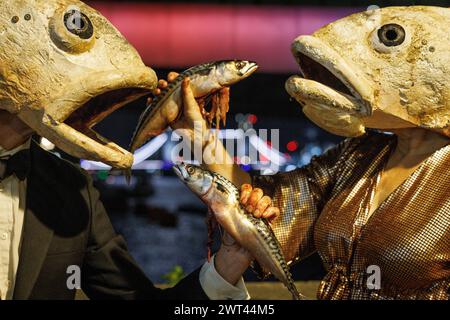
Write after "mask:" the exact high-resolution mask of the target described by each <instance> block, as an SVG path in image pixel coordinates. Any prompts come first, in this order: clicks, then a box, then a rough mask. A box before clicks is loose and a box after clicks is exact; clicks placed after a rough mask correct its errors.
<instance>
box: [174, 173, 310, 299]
mask: <svg viewBox="0 0 450 320" xmlns="http://www.w3.org/2000/svg"><path fill="white" fill-rule="evenodd" d="M174 170H175V172H176V174H177V175H178V176H179V177H180V179H181V180H182V181H183V182H184V183H185V184H186V185H187V186H188V187H189V189H191V190H192V191H193V192H194V193H195V194H196V195H197V196H198V197H199V198H200V199H201V200H202V201H203V202H205V203H206V204H207V205H208V207H209V208H210V210H211V211H212V212H213V214H214V216H215V218H216V219H217V222H218V223H219V224H220V225H221V226H222V227H223V228H224V229H225V230H226V231H227V232H228V233H229V234H230V235H231V236H232V237H233V238H234V239H235V240H236V241H237V242H238V243H239V244H240V245H241V246H242V247H243V248H245V249H247V250H248V251H249V252H250V253H251V254H252V255H253V257H255V259H256V260H257V261H258V263H259V264H260V265H261V266H262V267H263V268H265V269H267V270H269V271H270V272H271V273H272V274H273V275H274V276H275V277H276V278H277V279H279V280H280V281H281V282H282V283H283V284H284V285H285V286H286V287H287V288H288V289H289V291H290V292H291V294H292V297H293V299H294V300H302V299H304V298H305V297H304V296H303V295H302V294H300V293H299V292H298V291H297V288H296V287H295V284H294V281H293V280H292V276H291V273H290V272H289V267H288V265H287V263H286V260H285V259H284V256H283V253H282V251H281V247H280V244H279V242H278V240H277V238H276V237H275V235H274V233H273V231H272V229H271V227H270V225H269V224H268V222H267V221H266V220H265V219H259V218H255V217H254V216H253V215H252V214H251V213H248V212H247V211H246V210H245V209H244V207H243V206H242V205H241V204H240V202H239V190H238V189H237V188H236V186H235V185H234V184H233V183H231V182H230V181H228V180H227V179H225V178H224V177H222V176H221V175H219V174H216V173H212V172H210V171H207V170H203V169H201V168H200V167H197V166H192V165H187V164H180V165H177V166H174Z"/></svg>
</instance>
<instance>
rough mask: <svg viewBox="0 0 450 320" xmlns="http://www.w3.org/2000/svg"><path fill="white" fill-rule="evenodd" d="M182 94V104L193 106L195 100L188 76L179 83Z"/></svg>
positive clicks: (195, 103) (195, 102)
mask: <svg viewBox="0 0 450 320" xmlns="http://www.w3.org/2000/svg"><path fill="white" fill-rule="evenodd" d="M181 88H182V92H183V93H182V95H183V104H184V107H185V108H186V107H187V106H195V105H197V101H196V100H195V97H194V94H193V93H192V90H191V80H190V79H189V77H186V78H185V79H184V80H183V83H182V84H181Z"/></svg>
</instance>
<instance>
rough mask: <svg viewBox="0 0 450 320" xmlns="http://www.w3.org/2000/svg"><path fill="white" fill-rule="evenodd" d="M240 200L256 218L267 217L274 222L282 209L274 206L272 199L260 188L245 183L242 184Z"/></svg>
mask: <svg viewBox="0 0 450 320" xmlns="http://www.w3.org/2000/svg"><path fill="white" fill-rule="evenodd" d="M239 201H240V202H241V204H242V205H243V206H244V207H245V209H246V210H247V211H248V212H249V213H251V214H253V216H255V217H256V218H265V219H268V220H269V222H273V221H274V220H275V219H276V218H278V216H279V215H280V209H278V208H277V207H273V206H272V199H271V198H270V197H269V196H265V195H264V192H263V191H262V189H260V188H253V187H252V186H251V185H250V184H248V183H245V184H243V185H242V186H241V194H240V198H239Z"/></svg>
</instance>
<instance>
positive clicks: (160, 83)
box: [158, 79, 169, 89]
mask: <svg viewBox="0 0 450 320" xmlns="http://www.w3.org/2000/svg"><path fill="white" fill-rule="evenodd" d="M168 85H169V84H168V83H167V81H166V80H164V79H159V81H158V88H161V89H164V88H167V86H168Z"/></svg>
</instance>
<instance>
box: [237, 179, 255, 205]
mask: <svg viewBox="0 0 450 320" xmlns="http://www.w3.org/2000/svg"><path fill="white" fill-rule="evenodd" d="M252 190H253V187H252V186H251V185H250V184H248V183H244V184H243V185H242V186H241V196H240V197H239V201H240V202H241V203H242V204H243V205H246V204H247V201H248V198H249V197H250V193H251V192H252Z"/></svg>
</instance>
